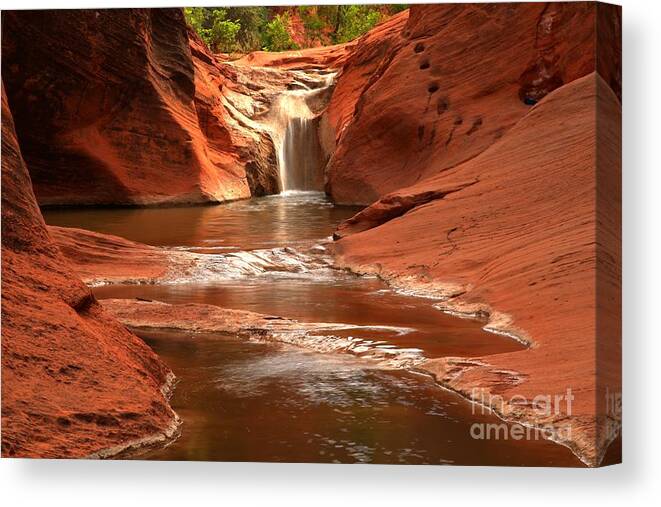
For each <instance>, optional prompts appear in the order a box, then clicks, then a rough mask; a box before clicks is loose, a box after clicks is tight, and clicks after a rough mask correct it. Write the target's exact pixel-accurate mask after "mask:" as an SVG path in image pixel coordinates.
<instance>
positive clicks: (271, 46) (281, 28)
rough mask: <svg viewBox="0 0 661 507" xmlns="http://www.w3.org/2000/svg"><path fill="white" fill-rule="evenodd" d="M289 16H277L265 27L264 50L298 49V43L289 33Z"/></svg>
mask: <svg viewBox="0 0 661 507" xmlns="http://www.w3.org/2000/svg"><path fill="white" fill-rule="evenodd" d="M288 26H289V16H288V15H287V14H286V13H285V14H277V15H276V16H274V17H273V19H272V20H271V21H269V22H268V23H266V25H265V27H264V39H263V42H264V50H266V51H286V50H288V49H298V46H297V45H296V43H295V42H294V41H293V40H292V38H291V35H289V31H288V30H287V28H288Z"/></svg>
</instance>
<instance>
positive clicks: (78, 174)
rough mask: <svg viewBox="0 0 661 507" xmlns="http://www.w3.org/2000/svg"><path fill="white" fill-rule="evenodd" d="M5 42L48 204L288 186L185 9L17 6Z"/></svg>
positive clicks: (27, 145)
mask: <svg viewBox="0 0 661 507" xmlns="http://www.w3.org/2000/svg"><path fill="white" fill-rule="evenodd" d="M189 45H190V47H189ZM2 47H3V59H2V74H3V78H4V81H5V85H6V89H7V94H8V98H9V103H10V107H11V109H12V112H13V114H14V118H15V121H16V131H17V134H18V137H19V139H20V142H21V147H22V150H23V155H24V157H25V160H26V163H27V166H28V169H29V171H30V174H31V177H32V181H33V184H34V189H35V193H36V196H37V200H38V202H39V203H40V204H42V205H44V204H46V205H48V204H67V205H71V204H164V203H182V202H205V201H225V200H230V199H239V198H246V197H250V196H251V194H252V193H255V194H260V193H267V192H272V191H275V190H277V188H275V189H274V188H273V185H272V184H271V183H269V182H273V181H277V178H276V177H275V176H274V174H273V173H274V172H275V171H276V169H275V164H274V163H273V161H274V147H273V144H272V142H271V141H270V139H269V138H268V137H266V136H263V135H260V134H259V133H258V132H254V130H253V129H250V128H246V126H245V125H243V124H242V123H241V120H242V119H241V118H240V115H237V114H232V113H233V112H232V106H231V105H230V104H228V103H227V102H226V101H225V96H224V88H225V85H226V82H227V78H226V76H224V75H223V74H222V73H221V71H220V70H219V67H218V65H217V62H216V60H215V57H214V56H213V55H210V54H209V53H208V52H207V51H206V49H205V48H203V47H202V46H201V45H200V44H199V43H198V42H197V41H196V40H195V38H194V37H193V38H192V39H191V40H190V41H189V32H188V30H187V28H186V24H185V21H184V19H183V14H182V12H181V10H180V9H152V10H150V9H130V10H122V9H113V10H78V11H75V12H71V11H9V12H7V11H5V12H3V40H2ZM191 49H192V51H191ZM244 91H245V90H244ZM155 181H158V185H155V184H154V182H155ZM251 187H252V188H253V189H254V192H252V193H251Z"/></svg>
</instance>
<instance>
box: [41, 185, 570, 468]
mask: <svg viewBox="0 0 661 507" xmlns="http://www.w3.org/2000/svg"><path fill="white" fill-rule="evenodd" d="M356 211H357V209H356V208H348V207H336V206H333V205H332V204H331V203H329V202H328V201H327V200H326V199H325V198H324V197H323V195H321V194H314V193H292V194H289V195H281V196H273V197H267V198H262V199H253V200H250V201H240V202H235V203H231V204H226V205H221V206H202V207H190V208H185V207H182V208H154V209H97V210H76V209H68V210H49V211H47V212H46V213H45V217H46V221H47V222H48V223H50V224H54V225H63V226H70V227H82V228H87V229H92V230H95V231H99V232H104V233H110V234H116V235H119V236H123V237H126V238H129V239H132V240H135V241H141V242H144V243H149V244H152V245H157V246H164V247H170V248H176V249H181V250H189V251H193V252H196V253H204V254H209V255H218V254H224V253H228V252H240V251H245V250H254V249H269V248H276V247H283V246H287V247H293V248H296V249H299V250H305V249H309V248H310V247H311V246H312V245H314V244H316V243H317V242H319V241H321V240H324V239H325V238H327V237H328V236H329V235H331V234H332V231H333V229H334V228H335V226H336V225H337V224H338V223H339V222H340V221H341V220H343V219H346V218H348V217H350V216H351V215H353V214H354V213H355V212H356ZM95 293H96V295H97V297H99V298H106V297H143V298H149V299H155V300H161V301H166V302H170V303H188V302H197V303H206V304H212V305H219V306H224V307H228V308H237V309H245V310H252V311H257V312H261V313H268V314H276V315H282V316H285V317H290V318H295V319H298V320H300V321H305V322H333V323H346V324H355V325H356V326H357V327H356V328H354V329H351V330H347V331H342V332H339V333H336V334H338V335H344V336H346V335H351V336H352V337H359V338H362V339H370V340H376V341H378V342H379V343H384V344H386V345H385V346H386V347H393V348H412V349H419V351H420V354H422V355H423V356H424V357H442V356H482V355H489V354H496V353H501V352H509V351H514V350H518V349H520V347H521V346H520V345H519V344H517V343H516V342H514V341H513V340H511V339H509V338H507V337H503V336H498V335H494V334H490V333H486V332H484V331H483V330H482V329H481V324H480V323H479V322H475V321H470V320H463V319H458V318H456V317H450V316H448V315H445V314H443V313H441V312H439V311H438V310H436V309H434V308H433V307H432V303H433V301H430V300H427V299H422V298H415V297H410V296H406V295H402V294H398V293H396V292H394V291H392V290H390V289H389V288H388V287H387V286H386V285H385V284H383V283H382V282H381V281H379V280H378V279H375V278H361V277H356V276H354V275H352V274H349V273H346V272H342V271H337V270H331V269H325V270H321V271H319V270H317V271H314V272H311V273H302V274H301V273H287V272H284V273H268V274H266V275H265V276H256V277H247V278H243V279H233V280H218V281H199V280H196V281H195V282H194V283H176V284H167V285H127V286H105V287H98V288H96V289H95ZM375 325H379V326H392V327H393V329H388V328H385V329H380V330H375V329H373V328H371V327H370V326H375ZM402 328H405V329H406V331H405V332H402ZM143 337H144V338H145V339H146V340H147V342H148V343H149V344H150V345H151V346H152V347H153V348H154V350H156V351H157V352H158V354H159V355H160V356H161V357H162V358H163V359H164V360H165V362H166V363H167V364H168V365H169V366H170V367H171V368H172V369H173V371H174V372H175V374H176V375H177V377H178V378H179V384H178V385H177V389H176V391H175V395H174V397H173V400H172V404H173V407H174V408H175V410H176V411H177V412H178V413H179V414H180V416H181V417H182V419H183V421H184V424H183V427H182V435H181V437H180V438H179V439H178V440H176V441H175V442H174V443H173V444H172V445H170V446H169V447H167V448H165V449H160V450H156V451H152V452H151V453H149V454H148V455H147V456H146V457H147V458H150V459H198V460H231V461H308V462H348V463H353V462H359V463H411V464H413V463H435V464H444V463H456V464H508V465H567V466H578V465H580V462H579V461H578V460H577V459H576V458H575V457H574V456H573V454H571V452H570V451H569V450H568V449H566V448H564V447H561V446H559V445H556V444H553V443H550V442H547V441H543V440H533V441H525V442H523V441H513V440H504V439H491V440H478V439H475V438H472V437H471V425H473V424H475V423H477V424H500V421H499V420H498V419H496V418H495V417H494V416H492V415H489V414H482V411H481V409H479V408H476V407H474V406H473V405H470V404H469V403H467V402H466V401H464V400H463V399H461V398H459V397H458V396H457V395H455V394H453V393H450V392H448V391H445V390H443V389H441V388H439V387H438V386H436V385H435V384H434V383H433V382H432V380H431V379H429V378H428V377H425V376H422V375H419V374H416V373H414V372H410V371H404V370H392V369H383V368H382V367H380V366H379V364H377V363H374V362H370V361H369V360H365V359H360V358H356V357H354V356H351V355H348V354H319V353H315V352H312V351H309V350H306V349H304V348H295V347H292V346H288V345H279V344H275V343H258V342H250V341H244V340H239V339H237V338H236V337H233V336H218V335H215V336H213V335H190V334H186V333H173V332H159V333H155V332H153V333H149V334H147V335H144V336H143Z"/></svg>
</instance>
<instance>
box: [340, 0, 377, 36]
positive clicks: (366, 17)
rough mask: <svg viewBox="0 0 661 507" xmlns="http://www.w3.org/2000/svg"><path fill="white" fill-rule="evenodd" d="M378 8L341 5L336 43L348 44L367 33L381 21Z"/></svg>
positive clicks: (373, 6) (374, 6)
mask: <svg viewBox="0 0 661 507" xmlns="http://www.w3.org/2000/svg"><path fill="white" fill-rule="evenodd" d="M378 9H379V6H376V5H341V6H339V11H338V22H337V29H336V33H335V39H336V41H337V42H349V41H350V40H353V39H355V38H356V37H359V36H361V35H363V34H364V33H365V32H368V31H369V30H371V29H372V28H374V26H375V25H376V24H377V23H378V22H379V21H380V20H381V13H380V12H379V10H378Z"/></svg>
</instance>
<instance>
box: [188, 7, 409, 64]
mask: <svg viewBox="0 0 661 507" xmlns="http://www.w3.org/2000/svg"><path fill="white" fill-rule="evenodd" d="M407 7H408V5H406V4H392V5H319V6H306V5H301V6H298V7H186V8H185V9H184V13H185V16H186V20H187V21H188V24H189V25H190V26H191V27H192V28H193V29H194V30H195V31H196V32H197V34H198V35H199V36H200V37H201V38H202V40H203V41H204V42H205V43H206V44H207V45H208V46H209V48H210V49H211V50H213V51H219V52H223V53H246V52H250V51H256V50H260V49H262V50H265V51H286V50H290V49H301V48H308V47H316V46H321V45H328V44H338V43H342V42H348V41H351V40H353V39H355V38H356V37H359V36H361V35H363V34H364V33H366V32H368V31H369V30H370V29H372V28H373V27H374V26H375V25H376V24H377V23H379V22H380V21H383V20H384V19H386V18H388V17H390V16H392V15H393V14H396V13H398V12H401V11H402V10H404V9H406V8H407Z"/></svg>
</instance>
